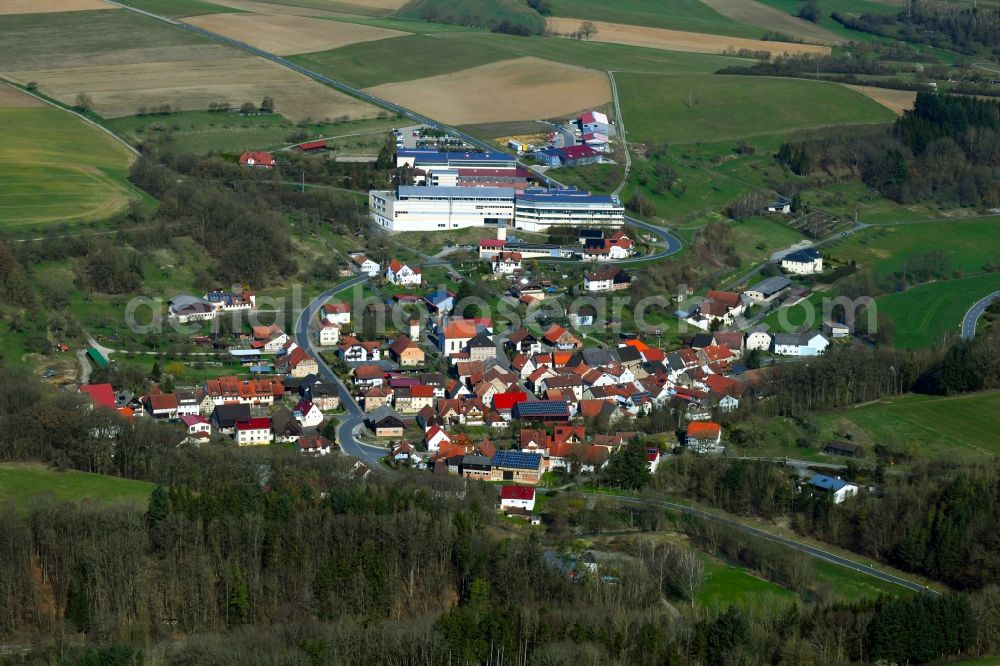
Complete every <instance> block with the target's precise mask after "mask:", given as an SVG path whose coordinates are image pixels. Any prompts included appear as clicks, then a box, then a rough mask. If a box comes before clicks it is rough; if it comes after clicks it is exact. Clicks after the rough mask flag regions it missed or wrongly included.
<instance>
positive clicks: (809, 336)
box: [773, 331, 830, 356]
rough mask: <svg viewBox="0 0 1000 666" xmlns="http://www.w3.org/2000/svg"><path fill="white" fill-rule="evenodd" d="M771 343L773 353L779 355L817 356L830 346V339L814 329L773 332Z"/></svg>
mask: <svg viewBox="0 0 1000 666" xmlns="http://www.w3.org/2000/svg"><path fill="white" fill-rule="evenodd" d="M773 343H774V353H775V354H779V355H781V356H818V355H819V354H822V353H823V352H824V351H825V350H826V348H827V347H829V346H830V341H829V340H827V339H826V337H825V336H824V335H823V334H822V333H817V332H815V331H806V332H805V333H775V334H774V339H773Z"/></svg>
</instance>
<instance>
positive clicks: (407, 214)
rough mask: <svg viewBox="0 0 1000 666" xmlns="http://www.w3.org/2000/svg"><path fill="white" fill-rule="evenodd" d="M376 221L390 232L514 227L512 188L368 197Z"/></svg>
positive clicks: (410, 189) (431, 189) (404, 190)
mask: <svg viewBox="0 0 1000 666" xmlns="http://www.w3.org/2000/svg"><path fill="white" fill-rule="evenodd" d="M368 210H369V211H370V213H371V216H372V219H373V220H374V221H375V222H376V223H377V224H378V225H380V226H382V227H385V228H386V229H389V230H390V231H442V230H446V229H461V228H464V227H481V226H487V225H490V226H498V225H501V224H502V225H508V226H509V225H512V224H513V221H514V189H513V188H510V187H447V186H437V187H435V186H422V187H420V186H400V187H398V188H397V189H396V190H395V191H392V190H372V191H371V192H369V193H368Z"/></svg>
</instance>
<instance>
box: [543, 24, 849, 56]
mask: <svg viewBox="0 0 1000 666" xmlns="http://www.w3.org/2000/svg"><path fill="white" fill-rule="evenodd" d="M592 23H593V24H594V26H595V27H596V28H597V33H596V34H595V35H594V36H593V37H592V38H591V41H595V42H608V43H611V44H625V45H627V46H642V47H645V48H650V49H661V50H664V51H688V52H692V53H722V52H724V51H726V50H728V49H730V48H732V49H736V50H739V49H750V50H752V51H770V52H771V54H772V55H780V54H782V53H819V54H823V55H827V54H829V53H830V47H828V46H817V45H814V44H791V43H788V42H767V41H763V40H759V39H743V38H741V37H724V36H722V35H709V34H705V33H700V32H684V31H681V30H666V29H664V28H644V27H641V26H636V25H625V24H624V23H604V22H602V21H592ZM547 25H548V27H549V28H550V29H551V30H555V31H556V32H559V33H564V34H568V33H573V32H575V31H576V30H577V29H578V28H579V27H580V21H579V20H577V19H568V18H550V19H549V20H548V23H547Z"/></svg>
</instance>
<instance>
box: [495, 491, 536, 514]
mask: <svg viewBox="0 0 1000 666" xmlns="http://www.w3.org/2000/svg"><path fill="white" fill-rule="evenodd" d="M507 509H520V510H522V511H534V510H535V489H534V488H532V487H530V486H504V487H503V488H501V489H500V510H501V511H506V510H507Z"/></svg>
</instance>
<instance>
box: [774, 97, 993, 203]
mask: <svg viewBox="0 0 1000 666" xmlns="http://www.w3.org/2000/svg"><path fill="white" fill-rule="evenodd" d="M776 159H777V161H778V162H779V163H781V164H783V165H785V166H787V167H788V168H789V169H791V170H792V171H793V172H795V173H796V174H799V175H802V176H808V175H809V174H811V173H814V172H816V171H823V172H827V173H829V174H834V173H841V174H847V175H850V176H851V177H857V178H860V179H861V180H862V181H863V182H864V183H865V184H866V185H868V186H869V187H871V188H873V189H874V190H877V191H878V192H879V193H880V194H882V195H883V196H885V197H888V198H890V199H893V200H895V201H897V202H899V203H911V202H915V201H926V200H928V199H931V200H934V201H938V202H941V203H946V204H951V205H954V204H959V205H965V206H979V205H983V206H996V205H998V204H1000V185H998V183H1000V179H998V177H997V173H998V172H997V169H998V167H1000V102H995V101H991V100H981V99H976V98H972V97H959V96H955V95H942V94H937V93H930V92H921V93H918V94H917V97H916V101H915V104H914V108H913V109H912V110H909V111H906V112H905V113H904V114H903V116H902V117H901V118H899V119H897V120H896V122H895V123H894V124H893V125H892V127H891V128H890V129H885V130H877V129H875V130H870V131H867V132H855V131H854V130H851V131H843V130H841V129H833V130H827V131H823V130H820V131H817V132H812V133H807V134H803V135H801V136H800V137H799V138H798V139H794V140H792V141H789V142H786V143H785V144H783V145H782V146H781V148H780V149H779V151H778V154H777V156H776Z"/></svg>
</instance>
